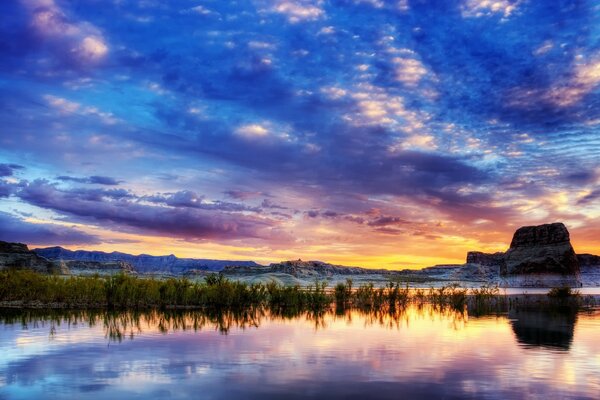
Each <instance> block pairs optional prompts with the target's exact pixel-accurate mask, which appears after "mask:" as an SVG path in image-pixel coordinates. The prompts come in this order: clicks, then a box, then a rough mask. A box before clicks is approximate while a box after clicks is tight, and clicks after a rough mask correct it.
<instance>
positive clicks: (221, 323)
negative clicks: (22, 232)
mask: <svg viewBox="0 0 600 400" xmlns="http://www.w3.org/2000/svg"><path fill="white" fill-rule="evenodd" d="M425 318H427V319H431V320H445V321H448V322H449V323H450V326H452V327H453V329H460V328H461V327H462V326H463V325H464V323H465V322H466V321H467V320H468V312H467V310H466V309H462V310H457V309H454V308H452V307H449V306H439V305H431V304H413V305H410V306H407V307H394V308H392V309H380V310H379V309H378V310H373V309H371V310H361V309H340V308H336V309H335V310H325V311H296V312H289V311H286V312H281V310H268V309H265V308H249V309H244V310H215V309H205V310H187V311H182V310H146V311H139V310H137V311H122V310H112V311H107V310H85V311H84V310H35V309H33V310H16V309H0V323H1V324H3V325H15V324H18V325H19V326H20V327H21V329H23V330H29V329H39V328H44V327H46V328H47V329H48V334H49V337H50V338H54V337H56V335H57V334H58V331H59V328H60V327H66V328H67V329H68V328H71V327H76V326H87V327H90V328H94V327H102V329H103V332H104V337H105V338H106V339H108V340H109V341H112V342H121V341H122V340H123V339H133V338H135V337H136V336H139V335H143V334H144V333H153V332H154V333H161V334H167V333H170V332H179V331H181V332H186V331H193V332H198V331H202V330H213V331H217V332H219V333H220V334H223V335H227V334H228V333H229V332H230V331H231V330H236V331H239V330H242V331H243V330H245V329H249V328H259V327H260V326H261V324H263V323H264V322H265V321H268V322H269V323H274V322H275V323H276V322H286V321H288V322H290V321H291V322H293V321H303V322H308V323H310V324H311V325H312V326H313V328H314V330H322V329H327V328H328V326H329V325H330V324H332V323H336V322H339V321H344V322H345V323H347V324H352V323H353V321H354V320H359V321H361V324H362V326H364V327H372V326H378V327H384V328H387V329H400V328H401V327H402V326H408V325H409V323H410V320H411V319H425Z"/></svg>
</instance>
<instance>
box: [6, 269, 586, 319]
mask: <svg viewBox="0 0 600 400" xmlns="http://www.w3.org/2000/svg"><path fill="white" fill-rule="evenodd" d="M540 301H542V302H547V303H552V304H558V305H567V306H569V305H576V306H581V305H591V304H592V303H593V301H594V299H593V298H588V297H586V298H584V297H582V296H580V295H579V293H577V292H574V291H571V290H570V289H569V288H559V289H553V290H552V291H550V293H548V295H547V296H542V297H541V298H540V297H539V296H538V297H534V296H530V297H529V298H527V297H525V299H519V298H512V297H509V296H502V295H500V290H499V289H498V287H495V286H483V287H481V288H479V289H465V288H461V287H460V286H459V285H449V286H444V287H441V288H435V289H434V288H431V289H412V288H409V287H408V285H407V286H401V284H400V283H398V282H396V283H393V282H390V283H389V284H388V285H387V286H386V287H384V288H375V287H374V286H373V284H364V285H361V286H360V287H357V288H355V287H354V286H353V282H352V280H350V279H348V280H347V281H346V283H340V284H338V285H336V286H335V287H334V288H332V289H329V288H328V287H327V283H326V282H319V281H316V282H315V283H314V284H313V285H310V286H308V287H300V286H284V285H280V284H277V283H275V282H272V283H267V284H263V283H255V284H248V283H244V282H238V281H232V280H229V279H226V278H225V277H224V276H223V275H219V274H214V275H208V276H207V277H206V278H205V279H204V281H202V282H196V281H190V280H189V279H186V278H178V279H175V278H170V279H164V280H161V279H154V278H141V277H136V276H131V275H127V274H118V275H113V276H110V277H101V276H91V277H89V276H86V277H83V276H72V277H68V278H65V277H61V276H57V275H43V274H39V273H36V272H32V271H27V270H6V271H1V272H0V307H15V308H72V309H77V308H79V309H85V308H88V309H94V308H98V309H103V308H110V309H153V308H156V309H167V308H181V309H186V308H190V309H191V308H216V309H244V308H255V307H268V308H269V309H270V310H271V311H273V312H278V313H281V314H285V313H288V312H290V310H296V311H297V310H325V309H328V308H331V307H332V306H333V305H335V307H336V308H338V309H339V308H358V309H363V310H380V309H395V308H398V307H403V306H405V305H407V304H408V303H411V302H412V303H430V304H433V305H439V306H450V307H453V308H455V309H465V308H467V307H469V309H471V308H472V309H474V310H475V311H477V310H483V311H486V312H487V311H490V310H493V309H494V308H497V307H500V306H504V305H505V304H504V303H506V302H510V303H512V302H516V303H518V304H523V303H524V302H525V303H535V302H538V303H539V302H540ZM519 302H520V303H519Z"/></svg>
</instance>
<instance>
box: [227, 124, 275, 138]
mask: <svg viewBox="0 0 600 400" xmlns="http://www.w3.org/2000/svg"><path fill="white" fill-rule="evenodd" d="M235 133H236V134H237V135H239V136H242V137H245V138H261V137H266V136H268V135H269V130H268V129H267V128H265V127H264V126H262V125H259V124H248V125H242V126H240V127H238V128H237V129H236V130H235Z"/></svg>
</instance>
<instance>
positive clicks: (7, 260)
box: [0, 241, 60, 274]
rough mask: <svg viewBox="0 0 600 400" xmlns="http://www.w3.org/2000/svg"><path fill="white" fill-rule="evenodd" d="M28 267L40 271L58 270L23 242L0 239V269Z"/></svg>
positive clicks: (50, 271) (58, 270)
mask: <svg viewBox="0 0 600 400" xmlns="http://www.w3.org/2000/svg"><path fill="white" fill-rule="evenodd" d="M13 268H14V269H30V270H32V271H36V272H41V273H44V274H46V273H53V272H60V269H59V268H58V267H57V266H56V265H54V264H53V263H52V262H50V261H48V260H47V259H45V258H43V257H40V256H38V255H37V254H35V253H34V252H33V251H30V250H29V248H28V247H27V245H25V244H23V243H9V242H2V241H0V270H3V269H13Z"/></svg>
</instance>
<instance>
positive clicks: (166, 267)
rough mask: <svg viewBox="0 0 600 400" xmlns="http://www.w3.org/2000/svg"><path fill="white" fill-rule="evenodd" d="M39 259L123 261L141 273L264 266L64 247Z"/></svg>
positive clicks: (43, 251)
mask: <svg viewBox="0 0 600 400" xmlns="http://www.w3.org/2000/svg"><path fill="white" fill-rule="evenodd" d="M33 251H34V252H35V253H36V254H38V255H39V256H42V257H44V258H47V259H49V260H53V261H56V260H62V261H95V262H111V261H123V262H126V263H129V264H131V265H132V266H133V268H134V269H135V271H136V272H139V273H172V274H182V273H185V272H186V271H189V270H204V271H221V270H223V269H224V268H225V267H227V266H241V267H260V266H261V265H260V264H257V263H255V262H254V261H230V260H211V259H202V258H178V257H175V256H174V255H173V254H171V255H168V256H151V255H148V254H140V255H137V256H135V255H132V254H127V253H119V252H116V251H114V252H112V253H105V252H103V251H86V250H76V251H72V250H67V249H64V248H62V247H46V248H43V249H34V250H33Z"/></svg>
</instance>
